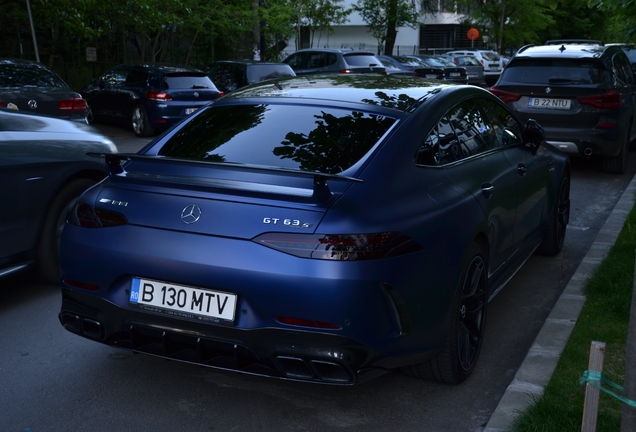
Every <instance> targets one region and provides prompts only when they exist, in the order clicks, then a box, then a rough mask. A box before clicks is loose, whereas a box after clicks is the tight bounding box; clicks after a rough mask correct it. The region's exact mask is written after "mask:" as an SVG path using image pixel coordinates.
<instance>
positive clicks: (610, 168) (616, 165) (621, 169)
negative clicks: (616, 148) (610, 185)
mask: <svg viewBox="0 0 636 432" xmlns="http://www.w3.org/2000/svg"><path fill="white" fill-rule="evenodd" d="M630 134H631V132H630V131H629V130H628V131H627V135H626V137H625V142H624V143H623V147H622V148H621V151H620V153H619V154H618V156H614V157H604V158H603V171H605V172H606V173H611V174H624V173H625V171H626V170H627V157H628V155H629V149H630V147H631V146H630V143H629V136H630Z"/></svg>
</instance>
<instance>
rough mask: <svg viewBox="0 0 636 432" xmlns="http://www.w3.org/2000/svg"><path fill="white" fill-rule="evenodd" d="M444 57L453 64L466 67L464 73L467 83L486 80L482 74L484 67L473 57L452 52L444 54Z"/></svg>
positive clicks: (478, 82) (477, 83) (479, 82)
mask: <svg viewBox="0 0 636 432" xmlns="http://www.w3.org/2000/svg"><path fill="white" fill-rule="evenodd" d="M444 57H446V58H448V59H449V60H450V61H452V62H453V64H456V65H457V66H461V67H463V68H464V69H466V73H467V74H468V84H473V85H479V84H483V83H484V82H485V81H486V78H485V76H484V67H483V66H482V65H481V63H479V60H477V59H476V58H475V57H473V56H466V55H465V56H461V55H453V54H449V55H445V56H444Z"/></svg>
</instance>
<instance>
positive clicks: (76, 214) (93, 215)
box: [68, 201, 128, 228]
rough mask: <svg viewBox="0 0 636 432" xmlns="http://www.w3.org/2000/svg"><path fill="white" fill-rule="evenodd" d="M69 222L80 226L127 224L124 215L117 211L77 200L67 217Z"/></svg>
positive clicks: (101, 226) (104, 226)
mask: <svg viewBox="0 0 636 432" xmlns="http://www.w3.org/2000/svg"><path fill="white" fill-rule="evenodd" d="M68 221H69V223H71V224H72V225H76V226H79V227H82V228H108V227H114V226H121V225H127V224H128V220H127V219H126V217H125V216H124V215H123V214H121V213H118V212H115V211H112V210H106V209H103V208H101V207H93V206H91V205H88V204H86V203H84V202H82V201H78V202H77V204H75V207H74V208H73V210H72V211H71V214H70V216H69V218H68Z"/></svg>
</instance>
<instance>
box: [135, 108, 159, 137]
mask: <svg viewBox="0 0 636 432" xmlns="http://www.w3.org/2000/svg"><path fill="white" fill-rule="evenodd" d="M132 127H133V130H134V131H135V134H137V136H140V137H149V136H151V135H152V134H154V133H155V130H154V129H153V128H152V126H150V122H149V121H148V114H147V113H146V109H145V108H144V107H143V105H137V106H135V107H134V108H133V112H132Z"/></svg>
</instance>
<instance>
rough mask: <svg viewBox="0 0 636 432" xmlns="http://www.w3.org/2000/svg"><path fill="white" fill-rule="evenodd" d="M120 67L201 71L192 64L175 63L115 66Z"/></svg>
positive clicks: (166, 71) (171, 71) (169, 70)
mask: <svg viewBox="0 0 636 432" xmlns="http://www.w3.org/2000/svg"><path fill="white" fill-rule="evenodd" d="M115 67H116V68H120V67H133V68H138V69H145V70H153V71H157V72H162V73H175V72H202V70H201V69H197V68H195V67H192V66H185V65H176V64H168V63H126V64H120V65H117V66H115Z"/></svg>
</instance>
